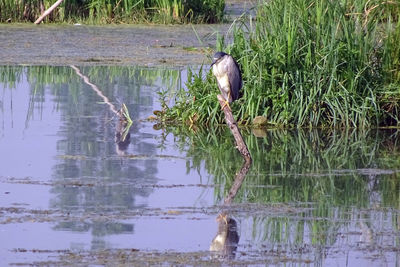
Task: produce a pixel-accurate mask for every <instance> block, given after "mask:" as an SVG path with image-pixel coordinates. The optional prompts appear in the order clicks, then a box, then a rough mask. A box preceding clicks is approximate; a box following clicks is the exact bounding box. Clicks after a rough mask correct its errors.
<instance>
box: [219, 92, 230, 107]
mask: <svg viewBox="0 0 400 267" xmlns="http://www.w3.org/2000/svg"><path fill="white" fill-rule="evenodd" d="M230 96H231V91H229V92H228V99H225V104H224V105H223V106H222V108H221V110H223V109H224V108H225V107H226V106H228V108H229V109H230V110H232V109H231V106H229V98H230Z"/></svg>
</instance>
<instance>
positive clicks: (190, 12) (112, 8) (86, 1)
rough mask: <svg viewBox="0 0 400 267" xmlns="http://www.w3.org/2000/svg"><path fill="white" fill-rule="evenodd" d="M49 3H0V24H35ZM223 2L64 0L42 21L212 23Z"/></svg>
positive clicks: (12, 0)
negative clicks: (30, 22) (27, 22)
mask: <svg viewBox="0 0 400 267" xmlns="http://www.w3.org/2000/svg"><path fill="white" fill-rule="evenodd" d="M52 4H54V1H52V0H0V22H5V21H9V22H23V21H32V22H33V21H35V20H36V19H37V18H38V17H39V16H40V14H41V13H42V12H43V11H44V10H46V9H47V8H49V7H50V6H51V5H52ZM224 8H225V1H224V0H200V1H197V0H196V1H194V0H193V1H185V0H68V1H64V2H63V3H62V4H61V5H60V6H59V7H58V8H57V9H55V10H54V11H53V12H52V13H51V14H50V15H49V16H48V17H47V18H46V19H45V21H46V22H69V23H73V22H85V23H94V24H98V23H138V22H155V23H187V22H194V23H197V22H206V23H215V22H219V21H221V20H222V18H223V14H224Z"/></svg>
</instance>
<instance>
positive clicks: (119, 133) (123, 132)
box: [115, 119, 131, 156]
mask: <svg viewBox="0 0 400 267" xmlns="http://www.w3.org/2000/svg"><path fill="white" fill-rule="evenodd" d="M129 128H130V125H128V123H127V122H126V121H124V120H121V119H120V120H119V122H118V124H117V129H116V130H115V144H116V146H115V150H116V152H117V154H118V155H120V156H124V155H125V153H126V150H127V149H128V146H129V144H130V143H131V134H130V132H129Z"/></svg>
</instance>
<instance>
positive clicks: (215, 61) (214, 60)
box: [210, 58, 217, 67]
mask: <svg viewBox="0 0 400 267" xmlns="http://www.w3.org/2000/svg"><path fill="white" fill-rule="evenodd" d="M215 63H217V59H215V58H214V59H213V62H212V63H211V66H210V67H212V66H213V65H214V64H215Z"/></svg>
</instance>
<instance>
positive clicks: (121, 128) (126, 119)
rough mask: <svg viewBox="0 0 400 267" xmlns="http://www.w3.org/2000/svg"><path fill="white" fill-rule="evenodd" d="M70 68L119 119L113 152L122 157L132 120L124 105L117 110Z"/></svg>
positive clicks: (129, 136) (94, 87) (87, 81)
mask: <svg viewBox="0 0 400 267" xmlns="http://www.w3.org/2000/svg"><path fill="white" fill-rule="evenodd" d="M70 67H71V68H72V69H73V70H75V72H76V74H77V75H78V76H80V77H81V78H82V79H83V81H84V82H85V83H86V84H87V85H89V86H90V88H91V89H92V90H93V91H95V92H96V94H97V95H98V96H100V97H101V98H102V99H103V101H104V103H106V104H107V105H108V107H109V109H110V111H111V112H112V113H114V114H115V115H116V116H118V117H119V122H118V123H117V127H116V130H115V144H116V146H115V150H116V153H117V154H118V155H120V156H124V155H125V154H126V150H127V149H128V146H129V144H130V140H131V134H130V133H129V129H130V128H131V126H132V120H131V118H130V116H129V111H128V108H127V107H126V105H125V104H122V107H121V109H120V110H117V109H116V108H115V106H114V104H113V103H111V101H110V100H109V99H108V97H107V96H105V95H104V94H103V92H102V91H101V90H100V89H99V88H98V87H97V86H96V85H95V84H93V83H91V82H90V80H89V78H88V77H87V76H85V75H83V74H82V72H81V71H80V70H79V68H77V67H76V66H74V65H70Z"/></svg>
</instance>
